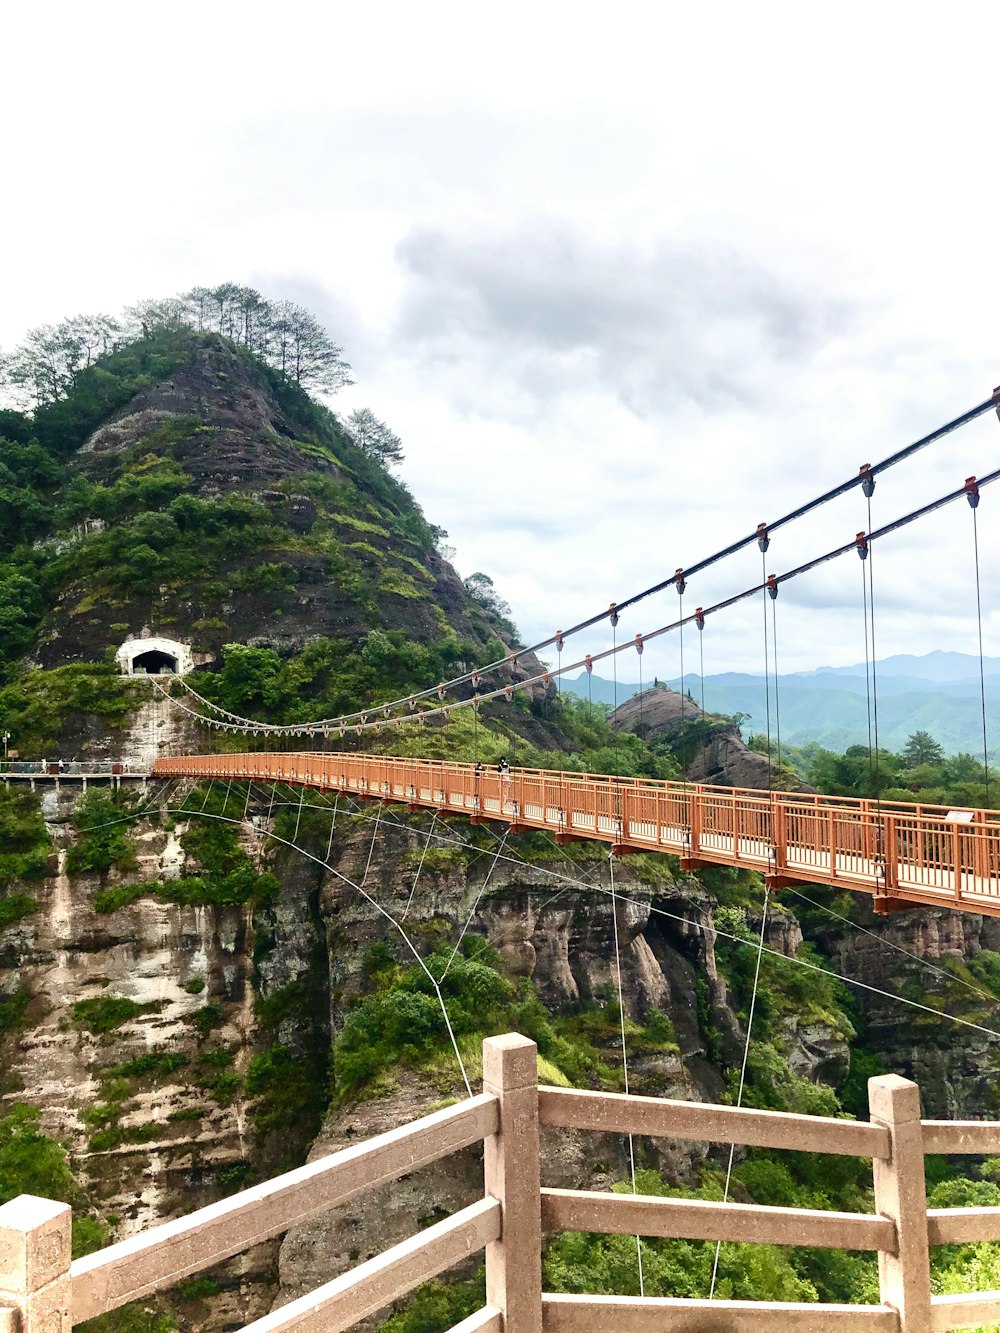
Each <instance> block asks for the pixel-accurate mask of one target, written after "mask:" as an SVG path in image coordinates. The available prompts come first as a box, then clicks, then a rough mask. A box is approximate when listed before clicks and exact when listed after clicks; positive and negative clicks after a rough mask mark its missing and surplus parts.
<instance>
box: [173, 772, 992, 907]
mask: <svg viewBox="0 0 1000 1333" xmlns="http://www.w3.org/2000/svg"><path fill="white" fill-rule="evenodd" d="M153 775H154V776H156V777H180V776H186V777H194V778H212V779H235V780H255V781H262V782H287V783H291V784H293V785H303V786H307V787H314V788H316V789H318V790H320V791H331V792H334V791H339V792H347V793H353V794H355V795H357V796H361V797H372V798H376V799H379V800H384V801H398V802H401V803H404V804H406V805H408V806H412V807H426V808H428V809H435V810H442V811H452V812H455V813H459V814H465V815H468V816H470V817H471V818H473V819H480V818H485V819H496V820H503V821H504V822H507V823H509V824H511V825H512V826H513V827H514V828H515V829H521V830H527V829H546V830H548V831H549V832H551V833H553V834H555V835H556V837H557V838H560V839H566V840H569V839H572V838H582V839H591V840H596V841H600V842H605V843H609V844H610V845H611V846H612V847H613V848H614V849H615V850H616V851H619V852H668V853H671V854H673V855H675V856H679V857H680V858H681V860H682V864H683V865H684V866H685V867H686V868H688V867H694V866H697V865H700V864H708V865H733V866H741V867H744V868H747V869H750V870H758V871H760V872H761V873H762V874H764V875H767V876H768V877H769V879H770V881H771V883H772V884H773V885H774V886H775V887H781V885H783V884H790V883H803V884H829V885H832V886H834V887H836V888H844V889H853V890H857V891H860V892H863V893H869V894H871V895H872V896H873V897H874V899H875V907H876V910H878V911H891V910H894V909H896V908H899V907H905V906H909V905H917V904H924V905H934V906H941V907H951V908H958V909H961V910H964V911H969V912H982V913H986V914H988V915H991V916H1000V812H998V811H993V810H948V809H946V808H945V807H942V806H926V805H910V804H904V803H901V802H885V801H883V802H881V803H878V802H876V801H869V800H853V799H850V798H846V797H837V796H820V795H813V794H807V793H801V792H763V791H756V790H751V789H746V788H739V787H713V786H703V785H699V784H694V783H685V782H659V781H654V780H650V779H636V778H613V777H606V776H598V775H590V774H585V773H560V772H549V771H546V770H540V769H525V768H518V769H512V770H511V771H510V773H509V775H502V774H500V773H499V772H498V771H497V770H496V769H495V768H490V769H489V770H485V771H482V772H480V773H477V772H476V770H475V766H474V765H472V764H455V763H446V762H441V761H436V760H428V759H396V758H387V757H384V756H381V755H356V754H337V753H297V754H229V755H192V756H185V757H178V758H167V759H159V760H157V761H156V763H155V765H154V768H153Z"/></svg>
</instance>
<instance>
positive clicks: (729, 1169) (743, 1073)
mask: <svg viewBox="0 0 1000 1333" xmlns="http://www.w3.org/2000/svg"><path fill="white" fill-rule="evenodd" d="M770 894H771V891H770V889H769V888H768V887H767V885H766V884H765V885H764V905H763V907H762V909H761V914H760V935H759V937H758V939H757V961H756V963H755V965H754V972H753V989H752V990H751V991H750V1010H749V1012H748V1014H747V1036H746V1041H745V1042H744V1043H743V1063H742V1064H741V1065H740V1085H739V1090H738V1092H737V1094H736V1105H737V1106H742V1105H743V1092H744V1090H745V1088H746V1082H747V1064H748V1063H749V1060H750V1036H751V1033H752V1032H753V1016H754V1010H755V1009H756V1008H757V988H758V985H759V983H760V964H761V960H762V958H763V957H764V935H765V932H766V930H767V907H768V902H769V900H770ZM735 1155H736V1144H735V1143H731V1144H730V1145H729V1161H728V1162H727V1164H726V1183H725V1187H724V1188H723V1191H722V1202H723V1203H728V1202H729V1186H730V1185H731V1184H732V1179H733V1158H734V1157H735ZM721 1252H722V1241H721V1240H720V1241H716V1244H715V1258H714V1259H713V1260H712V1281H711V1283H710V1285H709V1289H708V1299H709V1300H710V1301H711V1300H714V1299H715V1283H716V1279H717V1278H718V1276H719V1255H720V1254H721Z"/></svg>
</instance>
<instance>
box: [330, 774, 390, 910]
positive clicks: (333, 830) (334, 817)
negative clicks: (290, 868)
mask: <svg viewBox="0 0 1000 1333" xmlns="http://www.w3.org/2000/svg"><path fill="white" fill-rule="evenodd" d="M339 805H340V792H337V794H336V795H335V796H334V798H333V815H332V816H331V819H330V836H329V838H327V840H326V859H327V860H328V861H329V859H330V857H331V855H332V854H333V835H334V834H335V833H336V831H337V807H338V806H339ZM404 915H405V914H404Z"/></svg>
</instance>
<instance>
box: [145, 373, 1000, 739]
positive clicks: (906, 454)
mask: <svg viewBox="0 0 1000 1333" xmlns="http://www.w3.org/2000/svg"><path fill="white" fill-rule="evenodd" d="M997 403H998V399H997V396H996V395H992V396H991V397H990V398H988V399H987V400H986V401H985V402H983V403H980V404H978V405H977V406H976V407H974V408H972V409H970V410H969V411H968V412H965V413H963V414H962V415H961V416H959V417H956V418H955V419H954V420H952V421H949V422H947V423H945V425H944V426H941V427H939V428H938V429H937V430H934V431H932V432H931V433H930V434H929V435H925V436H923V437H922V438H921V439H919V440H916V441H914V442H913V443H912V444H910V445H907V446H905V447H904V448H902V449H899V450H897V451H896V452H895V453H893V454H891V455H889V456H888V457H887V458H884V459H883V460H882V461H881V462H879V463H876V464H874V465H871V466H868V465H866V472H867V475H868V476H869V477H870V478H871V479H872V482H874V478H875V476H876V475H877V474H878V473H880V472H883V471H886V470H887V469H888V468H891V467H895V466H896V465H897V464H898V463H901V462H903V461H904V460H906V459H908V458H910V457H911V456H912V455H913V454H915V453H917V452H918V451H919V450H921V449H924V448H926V447H927V446H928V445H930V444H932V443H934V442H936V441H937V440H940V439H942V438H944V437H945V436H947V435H949V434H951V433H952V432H953V431H955V430H958V429H960V428H961V427H963V426H965V425H968V424H969V423H970V422H972V421H975V420H977V419H978V418H979V417H980V416H983V415H985V413H987V412H989V411H993V410H994V409H996V408H997ZM860 481H862V477H860V476H854V477H851V478H849V479H848V480H847V481H845V482H842V483H841V484H840V485H838V486H835V487H833V488H832V489H831V490H828V491H825V492H823V493H822V494H821V495H818V496H815V497H814V498H813V499H811V500H809V501H807V502H806V503H805V504H802V505H799V506H798V507H797V508H795V509H793V510H791V511H790V512H789V513H787V514H784V515H782V516H781V517H780V518H778V519H776V520H774V521H773V522H772V523H771V524H770V530H771V531H772V532H775V531H777V530H778V529H779V528H781V527H784V526H785V525H786V524H788V523H792V522H794V521H795V520H797V519H799V518H803V517H805V516H806V515H807V514H809V513H811V512H813V510H815V509H817V508H819V507H820V506H822V505H825V504H827V503H829V502H830V501H831V500H834V499H836V498H837V497H839V496H841V495H844V494H846V493H847V492H848V491H849V490H851V489H853V488H854V487H855V486H857V485H858V484H859V482H860ZM756 536H757V533H751V534H750V535H748V536H746V537H742V538H740V539H739V540H737V541H735V542H733V543H731V544H730V545H729V546H727V547H724V548H723V549H722V550H720V551H717V552H715V553H714V554H713V555H710V556H707V557H705V558H703V559H702V560H700V561H697V562H696V563H695V564H693V565H691V566H689V567H688V570H687V573H688V574H689V575H690V574H696V573H700V572H701V571H702V570H704V569H707V568H709V567H710V566H711V565H714V564H716V563H717V562H718V561H720V560H723V559H725V558H726V557H728V556H730V555H733V554H735V553H736V552H737V551H740V550H743V549H744V547H746V546H749V545H750V544H751V543H752V542H753V541H754V540H755V538H756ZM676 578H677V575H676V574H674V575H673V576H672V577H671V578H668V579H664V580H663V581H661V582H660V583H657V584H655V585H653V586H652V587H650V588H646V589H644V590H643V591H642V592H639V593H635V594H633V595H632V596H631V597H628V598H625V599H624V600H623V601H620V602H618V603H617V606H618V609H619V611H624V610H627V609H628V608H629V607H631V606H634V605H636V604H637V603H638V602H641V601H643V600H645V599H646V598H647V597H651V596H653V595H654V594H656V593H658V592H662V591H663V590H664V589H665V588H668V587H670V585H671V584H674V583H675V582H676ZM605 614H606V613H605V612H600V613H598V614H597V615H594V616H591V617H589V618H588V619H586V620H583V621H580V622H579V623H578V624H576V625H574V626H573V627H571V628H570V629H568V630H565V631H563V630H557V631H556V633H555V634H554V635H551V636H550V637H549V638H547V639H544V640H542V641H540V642H539V643H536V644H533V645H531V646H530V647H526V648H522V649H519V650H517V651H516V652H515V653H514V655H513V660H516V658H517V656H519V655H520V654H523V653H539V652H542V651H543V650H544V649H546V648H548V647H550V646H552V644H556V645H557V647H558V648H559V651H560V654H561V643H562V640H563V639H565V638H568V637H570V636H571V635H573V634H577V633H580V632H581V631H583V630H585V629H589V628H591V627H592V626H594V625H596V624H598V623H599V622H600V621H601V620H602V619H603V618H604V615H605ZM511 660H512V659H511V656H510V654H506V653H505V655H504V656H503V657H501V658H498V659H497V660H496V661H494V662H490V663H487V664H486V665H484V666H482V667H476V668H473V669H472V671H469V672H466V673H465V674H464V675H461V676H456V677H454V678H453V679H452V680H450V681H446V682H442V683H441V684H439V685H437V686H432V687H429V688H428V689H426V690H420V691H417V692H415V693H413V694H410V695H408V696H406V697H404V698H400V699H395V700H391V701H384V702H382V703H380V704H375V705H371V706H369V707H368V708H367V709H363V710H359V711H358V712H355V713H351V714H346V715H344V716H342V717H339V718H324V719H319V720H315V721H313V722H308V723H303V724H298V723H290V724H287V725H284V726H282V727H280V728H275V729H280V730H282V731H284V732H285V733H286V734H288V735H296V734H299V735H304V734H307V733H308V732H309V731H315V730H319V729H321V728H323V727H326V728H327V729H328V730H337V729H338V728H341V727H344V726H346V725H347V724H348V723H351V722H354V721H355V720H356V719H358V718H361V717H363V716H365V715H366V714H367V713H370V712H372V711H376V710H379V711H381V710H385V709H390V710H391V709H396V708H399V707H403V706H407V707H410V709H411V711H412V706H413V705H415V703H416V702H417V701H420V700H423V699H428V698H430V697H431V696H432V695H434V694H435V693H438V694H441V697H442V698H443V691H444V690H447V689H454V688H456V687H457V686H458V685H461V684H464V683H466V682H468V681H469V680H471V679H472V675H473V673H475V674H476V675H477V676H478V675H485V674H487V673H489V672H493V671H496V670H499V669H500V668H502V667H504V666H505V665H508V664H510V662H511ZM151 679H152V678H151ZM181 684H182V685H183V684H184V682H181ZM186 688H190V687H186ZM202 702H205V703H208V701H207V700H202ZM209 706H210V707H212V708H214V709H217V710H218V711H220V712H222V713H227V710H225V709H222V708H221V706H220V705H215V704H210V705H209ZM228 716H229V717H230V718H233V719H235V720H236V721H238V722H240V723H244V724H248V725H249V726H250V727H251V728H252V727H253V726H254V720H253V719H250V718H238V717H237V715H236V714H232V713H229V714H228ZM257 725H258V726H259V725H260V724H259V723H258V724H257Z"/></svg>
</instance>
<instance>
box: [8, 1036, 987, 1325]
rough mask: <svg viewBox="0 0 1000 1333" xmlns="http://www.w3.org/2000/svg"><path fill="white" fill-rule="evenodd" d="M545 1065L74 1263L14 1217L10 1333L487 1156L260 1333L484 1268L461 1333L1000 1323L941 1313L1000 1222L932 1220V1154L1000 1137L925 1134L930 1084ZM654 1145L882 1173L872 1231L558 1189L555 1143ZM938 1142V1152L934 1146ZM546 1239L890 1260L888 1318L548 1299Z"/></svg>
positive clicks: (522, 1069) (503, 1068) (45, 1228)
mask: <svg viewBox="0 0 1000 1333" xmlns="http://www.w3.org/2000/svg"><path fill="white" fill-rule="evenodd" d="M536 1054H537V1053H536V1048H535V1045H534V1043H533V1042H531V1041H529V1040H528V1039H527V1038H525V1037H521V1036H518V1035H516V1034H510V1035H507V1036H504V1037H494V1038H490V1039H488V1040H487V1041H486V1042H485V1043H484V1046H483V1081H484V1091H483V1093H482V1094H481V1095H479V1096H476V1097H472V1098H468V1099H466V1100H465V1101H463V1102H460V1103H458V1104H457V1105H455V1106H451V1107H448V1108H447V1109H446V1110H443V1111H439V1112H436V1113H435V1114H433V1115H430V1116H425V1117H423V1118H422V1119H420V1120H417V1121H415V1122H414V1123H412V1124H410V1125H405V1126H402V1127H401V1128H400V1129H396V1130H392V1131H390V1132H389V1133H387V1134H382V1135H380V1136H379V1137H378V1138H375V1139H371V1140H369V1141H368V1142H367V1143H363V1144H358V1145H356V1146H354V1147H352V1148H349V1149H346V1150H345V1151H343V1152H338V1153H334V1154H332V1155H331V1156H329V1157H325V1158H321V1159H320V1160H319V1161H317V1162H311V1163H309V1164H308V1165H307V1166H304V1167H300V1168H299V1169H298V1170H296V1171H290V1172H288V1173H286V1174H285V1175H283V1176H279V1177H277V1178H276V1179H274V1180H271V1181H267V1182H266V1183H264V1184H261V1185H257V1186H254V1187H253V1188H251V1189H248V1190H245V1191H244V1192H243V1193H242V1194H238V1195H235V1196H234V1197H232V1198H229V1199H225V1200H222V1201H221V1202H219V1203H216V1204H212V1205H210V1206H209V1207H207V1208H202V1209H199V1210H198V1211H197V1212H195V1213H192V1214H190V1215H189V1216H187V1217H183V1218H178V1219H177V1220H175V1221H173V1222H167V1223H165V1224H164V1225H162V1226H159V1227H154V1228H151V1229H150V1230H148V1231H145V1232H142V1233H141V1234H139V1235H138V1236H133V1237H131V1238H130V1239H129V1240H126V1241H122V1242H120V1243H119V1244H117V1245H112V1246H109V1247H108V1248H106V1249H104V1250H102V1251H100V1252H99V1253H97V1254H95V1255H90V1256H89V1257H88V1258H85V1259H80V1260H77V1261H76V1262H74V1263H72V1264H70V1221H71V1213H70V1209H69V1208H68V1207H67V1206H66V1205H65V1204H60V1203H52V1202H50V1201H48V1200H45V1199H36V1198H33V1197H31V1196H28V1195H22V1196H21V1197H20V1198H17V1199H14V1200H12V1201H11V1202H10V1203H7V1204H4V1205H3V1206H2V1207H0V1333H68V1330H69V1329H70V1328H71V1327H72V1326H73V1325H74V1324H78V1323H81V1322H82V1321H83V1320H85V1319H89V1318H91V1317H93V1316H94V1315H97V1314H101V1313H104V1312H106V1311H109V1310H113V1309H115V1308H116V1307H118V1306H120V1305H124V1304H125V1303H126V1302H128V1301H131V1300H135V1299H137V1298H139V1297H142V1296H146V1295H148V1294H150V1293H151V1292H153V1291H156V1290H158V1289H162V1288H165V1287H169V1286H171V1285H172V1284H173V1283H175V1282H177V1281H178V1280H180V1279H181V1278H183V1277H186V1276H188V1275H190V1274H191V1273H194V1272H198V1271H199V1270H203V1269H206V1268H210V1267H212V1266H213V1265H215V1264H217V1263H219V1262H220V1261H221V1260H223V1259H225V1258H228V1257H229V1256H231V1255H233V1254H236V1253H238V1252H239V1251H241V1250H244V1249H248V1248H250V1247H251V1246H252V1245H255V1244H256V1243H257V1242H258V1241H260V1240H263V1239H265V1238H267V1237H269V1236H274V1235H277V1234H279V1233H281V1232H283V1231H285V1230H287V1229H288V1228H289V1227H290V1226H294V1225H297V1224H299V1223H302V1222H305V1221H308V1220H309V1219H310V1218H313V1217H315V1216H317V1215H318V1214H319V1213H320V1212H322V1211H324V1210H325V1209H327V1208H331V1207H333V1206H334V1205H335V1204H339V1203H343V1202H346V1201H347V1200H350V1199H357V1198H359V1197H363V1196H364V1195H365V1194H367V1193H368V1192H369V1191H371V1190H373V1189H376V1188H377V1187H378V1186H380V1185H384V1184H386V1183H388V1182H390V1181H392V1180H395V1179H398V1178H399V1177H400V1176H403V1175H406V1174H408V1173H409V1172H411V1171H415V1170H417V1169H418V1168H419V1167H423V1166H427V1165H428V1164H430V1163H432V1162H436V1161H442V1160H446V1159H447V1158H448V1157H449V1156H450V1155H452V1154H453V1153H456V1152H458V1151H460V1150H461V1149H463V1148H467V1147H469V1146H470V1145H473V1144H475V1143H479V1142H481V1143H483V1145H484V1193H483V1198H482V1199H481V1200H479V1201H478V1202H476V1203H474V1204H472V1205H470V1206H469V1207H466V1208H463V1209H461V1210H460V1211H458V1212H457V1213H455V1214H453V1215H452V1216H451V1217H448V1218H445V1219H444V1220H443V1221H441V1222H438V1223H437V1224H436V1225H434V1226H431V1227H428V1228H427V1229H426V1230H423V1231H421V1232H419V1233H418V1234H417V1235H415V1236H412V1237H410V1238H408V1239H406V1240H404V1241H402V1242H401V1243H400V1244H398V1245H395V1246H393V1247H392V1248H391V1249H390V1250H387V1251H386V1252H385V1253H384V1254H381V1255H377V1256H376V1257H375V1258H373V1259H370V1260H368V1261H367V1262H365V1263H362V1264H359V1265H358V1266H356V1267H355V1268H353V1269H351V1270H350V1271H349V1272H347V1273H344V1274H342V1275H341V1276H340V1277H337V1278H335V1279H334V1280H333V1281H331V1282H328V1283H326V1284H325V1285H324V1286H322V1287H320V1288H319V1289H318V1290H316V1291H314V1292H311V1293H309V1294H308V1295H306V1296H303V1297H301V1298H299V1299H298V1300H296V1301H293V1302H292V1303H291V1304H289V1305H286V1306H283V1307H281V1308H280V1309H278V1310H275V1311H273V1312H272V1313H271V1314H269V1315H265V1316H264V1317H263V1318H262V1319H258V1320H256V1321H255V1322H253V1323H252V1324H248V1325H246V1326H245V1328H244V1333H338V1330H342V1329H347V1328H350V1327H351V1326H352V1325H354V1324H356V1323H357V1322H358V1321H360V1320H362V1319H366V1318H368V1317H369V1316H371V1315H373V1314H375V1313H377V1312H378V1311H379V1310H382V1309H384V1308H386V1306H388V1305H390V1304H392V1303H393V1302H395V1301H397V1300H399V1299H400V1298H402V1297H404V1296H405V1295H406V1294H407V1293H408V1292H410V1291H412V1290H413V1289H414V1288H415V1287H416V1286H418V1285H419V1284H420V1283H421V1282H425V1281H427V1280H428V1279H429V1278H431V1277H435V1276H437V1275H439V1274H441V1273H444V1272H446V1271H447V1270H448V1269H450V1268H452V1267H453V1266H454V1265H455V1264H457V1263H461V1262H462V1261H463V1260H467V1259H469V1258H474V1256H475V1255H476V1254H477V1253H479V1252H481V1251H485V1260H486V1288H487V1291H486V1299H487V1303H486V1305H485V1306H484V1308H483V1309H482V1310H480V1311H477V1312H476V1313H475V1314H474V1315H472V1316H470V1317H469V1318H468V1319H465V1320H463V1321H462V1322H461V1323H460V1324H457V1325H456V1326H455V1328H454V1329H453V1330H452V1333H543V1331H544V1333H645V1331H646V1330H648V1331H649V1333H653V1331H654V1330H655V1333H663V1331H665V1330H666V1331H668V1333H669V1331H673V1330H676V1331H677V1333H682V1331H683V1333H693V1330H698V1333H722V1331H723V1330H725V1331H726V1333H741V1331H743V1330H747V1331H748V1333H749V1331H750V1330H753V1333H772V1331H773V1333H828V1331H829V1333H849V1331H853V1330H858V1333H944V1331H945V1330H949V1329H959V1328H974V1327H976V1326H977V1325H981V1324H991V1323H997V1322H1000V1292H975V1293H971V1294H969V1295H961V1296H934V1297H932V1296H931V1290H930V1267H929V1247H930V1246H932V1245H943V1244H954V1243H961V1242H970V1241H978V1240H997V1239H1000V1208H956V1209H932V1210H928V1209H927V1204H926V1195H925V1188H924V1154H925V1152H926V1151H929V1150H933V1151H934V1152H937V1153H941V1152H943V1153H949V1152H950V1153H965V1152H970V1151H971V1152H975V1151H979V1152H990V1153H992V1152H994V1151H995V1144H996V1142H997V1139H998V1136H1000V1124H992V1123H991V1124H986V1123H983V1124H981V1125H980V1124H978V1123H977V1124H971V1123H969V1122H955V1123H950V1122H946V1121H925V1122H921V1120H920V1117H919V1097H918V1090H917V1087H916V1085H915V1084H913V1083H910V1082H908V1081H907V1080H905V1079H901V1078H897V1077H895V1076H894V1075H887V1076H884V1077H880V1078H874V1079H871V1080H870V1082H869V1103H870V1114H871V1120H870V1122H867V1123H865V1122H854V1121H848V1120H831V1119H827V1118H824V1117H811V1116H800V1115H790V1114H786V1113H783V1112H772V1111H755V1110H752V1109H738V1108H735V1107H724V1106H704V1105H699V1104H697V1103H691V1102H680V1101H668V1100H660V1099H657V1098H651V1097H631V1096H624V1095H622V1094H618V1093H599V1092H583V1091H576V1090H571V1089H561V1088H539V1087H538V1083H537V1076H536ZM542 1125H547V1126H551V1127H559V1126H562V1127H564V1128H571V1129H574V1130H593V1131H596V1132H599V1133H624V1132H631V1133H635V1134H647V1135H654V1136H657V1135H658V1136H663V1137H668V1138H682V1139H702V1140H704V1141H708V1142H716V1143H735V1144H739V1145H743V1146H755V1147H768V1148H775V1149H788V1150H794V1151H797V1152H830V1153H840V1154H849V1155H858V1156H866V1157H870V1158H871V1159H872V1162H873V1167H874V1180H875V1206H876V1212H875V1213H873V1214H855V1213H841V1212H833V1211H825V1210H817V1209H795V1208H774V1207H765V1206H763V1205H758V1204H737V1203H719V1202H714V1201H707V1200H702V1199H673V1198H660V1197H645V1196H641V1195H639V1196H634V1195H628V1194H617V1193H600V1192H597V1191H593V1190H565V1189H543V1188H542V1187H541V1184H540V1162H539V1143H538V1136H539V1128H540V1126H542ZM928 1145H932V1149H931V1148H929V1147H928ZM543 1229H544V1230H545V1231H547V1232H554V1231H560V1230H574V1231H577V1230H579V1231H596V1232H605V1233H613V1234H621V1235H636V1234H638V1235H641V1236H647V1237H657V1236H660V1237H679V1238H686V1239H690V1240H703V1241H730V1242H742V1243H748V1244H772V1245H811V1246H830V1247H834V1248H838V1249H865V1250H875V1251H877V1252H878V1256H879V1283H880V1303H879V1304H878V1305H824V1304H815V1305H802V1304H790V1303H775V1302H768V1301H723V1300H718V1301H708V1300H686V1299H683V1300H682V1299H676V1298H671V1297H647V1298H645V1299H643V1298H640V1297H634V1296H605V1295H599V1294H595V1295H589V1296H584V1295H572V1296H569V1295H558V1294H553V1293H547V1292H543V1290H542V1277H541V1251H542V1234H543Z"/></svg>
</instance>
